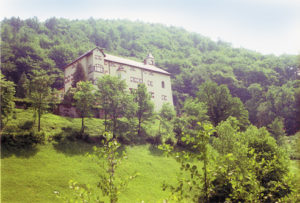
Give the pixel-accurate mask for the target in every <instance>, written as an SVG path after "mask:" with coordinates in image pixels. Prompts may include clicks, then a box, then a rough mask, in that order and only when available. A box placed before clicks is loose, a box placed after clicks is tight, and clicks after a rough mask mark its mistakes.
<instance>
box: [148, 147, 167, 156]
mask: <svg viewBox="0 0 300 203" xmlns="http://www.w3.org/2000/svg"><path fill="white" fill-rule="evenodd" d="M148 149H149V151H150V153H151V154H152V155H154V156H164V151H162V150H160V149H158V148H157V145H149V148H148Z"/></svg>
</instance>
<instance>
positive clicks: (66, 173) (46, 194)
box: [1, 142, 179, 202]
mask: <svg viewBox="0 0 300 203" xmlns="http://www.w3.org/2000/svg"><path fill="white" fill-rule="evenodd" d="M69 144H70V145H73V146H67V147H66V148H67V149H68V150H66V151H61V150H60V149H59V148H56V146H55V145H52V144H46V145H43V146H38V148H37V152H36V154H34V155H32V154H31V155H30V156H28V155H25V153H27V152H26V151H24V152H23V153H24V156H22V155H18V156H16V155H15V154H12V155H11V156H8V155H7V156H6V157H4V158H2V160H1V165H2V169H1V172H2V180H1V193H2V194H1V195H2V198H1V200H2V202H59V199H58V198H57V197H56V195H55V194H54V191H59V192H60V193H61V194H62V195H66V196H68V195H70V194H71V193H72V191H71V190H69V188H68V182H69V180H71V179H72V180H74V181H77V182H79V183H82V184H90V185H91V186H93V185H94V186H95V185H96V183H97V181H98V176H97V175H98V173H99V166H97V165H96V164H95V163H94V162H93V160H91V159H90V158H88V157H87V156H85V154H86V152H89V151H91V150H92V148H91V146H90V145H89V144H86V143H78V142H76V143H75V142H70V143H69ZM125 151H126V152H127V155H128V158H127V159H125V160H124V161H123V162H122V165H121V166H120V168H119V169H118V173H119V174H120V175H121V176H129V175H132V174H134V173H135V172H137V173H139V175H138V176H137V177H136V178H135V179H133V180H131V181H130V182H129V184H128V188H127V189H126V190H124V191H123V192H122V193H121V195H120V202H141V201H142V200H143V201H145V202H162V200H163V199H165V198H167V197H168V195H169V194H168V192H164V191H162V189H161V188H162V187H161V186H162V183H163V181H167V182H168V183H175V182H176V174H177V172H179V165H178V163H177V162H176V161H175V160H174V159H172V158H167V157H164V156H163V155H161V154H160V151H158V150H157V149H154V148H152V147H151V146H150V145H141V146H135V147H126V148H125ZM99 193H100V191H99Z"/></svg>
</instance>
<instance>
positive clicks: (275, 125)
mask: <svg viewBox="0 0 300 203" xmlns="http://www.w3.org/2000/svg"><path fill="white" fill-rule="evenodd" d="M268 128H269V129H268V130H269V132H270V134H271V135H272V136H273V137H274V138H275V140H276V142H277V144H278V145H283V144H284V140H283V139H284V137H285V135H286V134H285V131H284V124H283V119H282V118H275V120H274V121H273V122H272V123H271V124H270V125H268Z"/></svg>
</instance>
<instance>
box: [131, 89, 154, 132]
mask: <svg viewBox="0 0 300 203" xmlns="http://www.w3.org/2000/svg"><path fill="white" fill-rule="evenodd" d="M134 101H135V102H136V104H137V111H136V117H137V119H138V130H137V134H138V135H139V136H140V132H141V125H142V123H143V122H144V121H147V120H149V119H150V118H151V117H152V116H153V109H154V104H153V102H152V101H151V96H150V95H149V93H148V91H147V87H146V85H145V84H144V83H142V84H139V85H138V88H137V90H136V91H135V92H134Z"/></svg>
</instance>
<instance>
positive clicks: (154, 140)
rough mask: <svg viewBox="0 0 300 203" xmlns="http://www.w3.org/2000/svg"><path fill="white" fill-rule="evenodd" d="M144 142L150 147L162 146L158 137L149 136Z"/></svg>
mask: <svg viewBox="0 0 300 203" xmlns="http://www.w3.org/2000/svg"><path fill="white" fill-rule="evenodd" d="M146 141H147V142H148V143H150V144H152V145H160V144H162V139H161V136H160V135H156V136H149V137H148V138H147V139H146Z"/></svg>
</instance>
